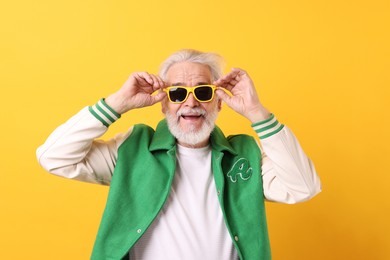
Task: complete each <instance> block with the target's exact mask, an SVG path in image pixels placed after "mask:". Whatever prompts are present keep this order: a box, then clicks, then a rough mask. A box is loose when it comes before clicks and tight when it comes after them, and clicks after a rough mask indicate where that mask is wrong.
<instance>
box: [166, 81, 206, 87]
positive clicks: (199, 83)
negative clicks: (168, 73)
mask: <svg viewBox="0 0 390 260" xmlns="http://www.w3.org/2000/svg"><path fill="white" fill-rule="evenodd" d="M199 85H210V83H209V82H203V81H201V82H198V83H197V84H196V86H199ZM171 86H183V87H185V86H186V85H185V84H184V83H182V82H176V83H173V84H172V85H171Z"/></svg>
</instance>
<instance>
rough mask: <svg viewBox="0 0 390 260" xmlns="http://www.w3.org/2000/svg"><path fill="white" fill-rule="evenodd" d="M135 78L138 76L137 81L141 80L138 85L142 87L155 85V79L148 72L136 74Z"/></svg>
mask: <svg viewBox="0 0 390 260" xmlns="http://www.w3.org/2000/svg"><path fill="white" fill-rule="evenodd" d="M135 76H136V78H137V80H139V81H138V83H140V84H142V85H153V83H154V82H153V78H152V77H151V75H150V74H149V73H147V72H136V73H135Z"/></svg>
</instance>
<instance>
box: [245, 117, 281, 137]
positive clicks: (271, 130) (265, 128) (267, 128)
mask: <svg viewBox="0 0 390 260" xmlns="http://www.w3.org/2000/svg"><path fill="white" fill-rule="evenodd" d="M283 127H284V125H283V124H281V123H279V121H278V120H277V118H276V117H275V115H274V114H270V117H269V118H267V119H265V120H262V121H259V122H256V123H253V124H252V128H253V130H255V132H256V133H257V135H258V137H259V138H260V139H265V138H267V137H270V136H272V135H274V134H277V133H278V132H280V131H281V130H282V129H283Z"/></svg>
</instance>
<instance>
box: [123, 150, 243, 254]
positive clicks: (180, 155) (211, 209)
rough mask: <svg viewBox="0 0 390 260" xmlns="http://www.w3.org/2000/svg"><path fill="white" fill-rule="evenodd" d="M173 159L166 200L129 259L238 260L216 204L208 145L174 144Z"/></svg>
mask: <svg viewBox="0 0 390 260" xmlns="http://www.w3.org/2000/svg"><path fill="white" fill-rule="evenodd" d="M176 158H177V162H176V164H177V167H176V173H175V177H174V180H173V183H172V187H171V191H170V194H169V197H168V201H167V203H166V204H165V206H164V207H163V209H162V210H161V212H160V214H159V215H158V216H157V219H156V220H155V221H154V222H153V223H152V225H151V226H150V227H149V229H148V230H147V231H146V233H145V234H144V235H143V236H142V237H141V239H140V240H139V241H138V242H137V243H136V245H135V246H134V247H133V249H132V250H131V251H130V259H132V260H133V259H136V260H137V259H142V260H148V259H151V260H158V259H170V260H176V259H177V260H182V259H186V260H192V259H194V260H198V259H202V260H215V259H218V260H232V259H238V256H237V252H236V250H235V248H234V245H233V242H232V240H231V238H230V235H229V232H228V230H227V228H226V225H225V223H224V220H223V214H222V211H221V207H220V206H219V201H218V196H217V191H216V187H215V183H214V177H213V174H212V171H211V148H210V147H209V146H207V147H203V148H197V149H192V148H187V147H183V146H180V145H177V154H176ZM179 245H180V246H179Z"/></svg>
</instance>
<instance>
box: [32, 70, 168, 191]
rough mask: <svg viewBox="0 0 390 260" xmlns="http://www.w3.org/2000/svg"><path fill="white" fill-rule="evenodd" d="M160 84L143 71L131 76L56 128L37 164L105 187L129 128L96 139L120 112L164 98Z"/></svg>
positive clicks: (160, 82) (45, 144) (38, 152)
mask: <svg viewBox="0 0 390 260" xmlns="http://www.w3.org/2000/svg"><path fill="white" fill-rule="evenodd" d="M163 87H164V83H163V81H162V80H161V79H160V78H159V77H158V76H155V75H151V74H148V73H146V72H136V73H133V74H132V75H131V76H130V77H129V79H128V80H127V81H126V82H125V83H124V85H123V86H122V87H121V89H119V91H117V92H116V93H114V94H112V95H110V96H109V97H108V98H107V99H106V100H104V99H102V100H100V101H99V102H98V103H97V104H95V105H93V106H90V107H87V108H84V109H82V110H81V111H80V112H79V113H77V114H76V115H75V116H73V117H72V118H70V119H69V120H68V121H67V122H66V123H64V124H63V125H61V126H59V127H58V128H57V129H56V130H55V131H54V132H53V133H52V134H51V135H50V136H49V138H48V139H47V140H46V142H45V143H44V144H43V145H42V146H40V147H39V148H38V149H37V158H38V161H39V163H40V164H41V165H42V167H43V168H45V169H46V170H47V171H49V172H51V173H53V174H56V175H59V176H62V177H66V178H70V179H76V180H80V181H86V182H92V183H100V184H105V185H108V184H109V183H110V182H111V177H112V174H113V171H114V167H115V164H116V159H117V150H118V147H119V146H120V145H121V143H122V142H123V141H124V140H125V139H126V138H127V137H128V136H129V135H130V134H131V129H130V130H129V131H128V132H127V133H124V134H119V135H117V136H116V137H115V138H112V139H110V140H108V141H102V140H98V138H99V137H101V136H102V135H103V134H104V133H105V132H106V131H107V129H108V127H109V126H110V125H111V124H112V123H114V122H115V121H116V120H118V119H119V118H120V116H121V114H122V113H125V112H127V111H129V110H131V109H135V108H141V107H144V106H150V105H153V104H155V103H157V102H159V101H160V100H162V99H163V98H164V97H165V93H164V92H159V93H157V94H156V95H152V94H153V92H155V91H156V90H158V89H160V88H163Z"/></svg>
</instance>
